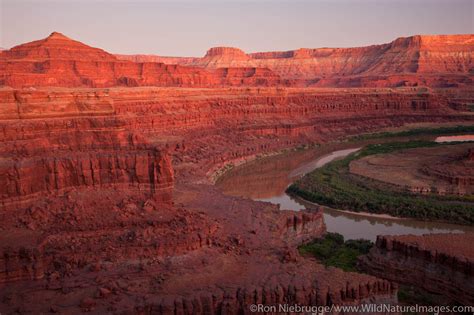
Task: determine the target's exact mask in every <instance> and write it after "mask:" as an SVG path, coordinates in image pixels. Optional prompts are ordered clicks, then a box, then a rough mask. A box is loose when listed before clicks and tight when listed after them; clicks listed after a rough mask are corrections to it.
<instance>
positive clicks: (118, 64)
mask: <svg viewBox="0 0 474 315" xmlns="http://www.w3.org/2000/svg"><path fill="white" fill-rule="evenodd" d="M223 68H224V69H222V70H221V71H212V70H206V69H202V68H196V67H189V66H180V65H175V64H174V65H167V64H164V63H157V62H132V61H126V60H119V59H117V58H116V57H115V56H114V55H112V54H109V53H107V52H105V51H103V50H101V49H98V48H93V47H90V46H87V45H85V44H82V43H80V42H78V41H74V40H72V39H70V38H68V37H66V36H64V35H62V34H59V33H52V34H51V35H50V36H48V37H47V38H45V39H42V40H38V41H34V42H31V43H26V44H23V45H19V46H16V47H13V48H12V49H10V50H7V51H4V52H2V54H0V70H1V75H0V85H6V86H11V87H40V86H63V87H79V86H84V87H110V86H128V87H134V86H183V87H215V86H226V85H228V86H232V85H238V86H240V85H250V86H268V85H275V84H280V78H279V76H278V75H276V74H274V73H272V71H271V70H268V69H261V70H260V69H258V70H256V69H253V70H252V68H254V67H244V69H242V70H239V69H235V70H233V69H225V68H229V67H223ZM228 72H230V73H231V77H229V76H228Z"/></svg>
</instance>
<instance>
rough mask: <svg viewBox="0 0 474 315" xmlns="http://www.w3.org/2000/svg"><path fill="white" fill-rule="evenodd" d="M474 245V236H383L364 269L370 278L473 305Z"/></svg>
mask: <svg viewBox="0 0 474 315" xmlns="http://www.w3.org/2000/svg"><path fill="white" fill-rule="evenodd" d="M473 241H474V234H473V233H463V234H448V235H447V234H430V235H422V236H415V235H402V236H379V237H377V242H376V246H375V247H374V248H373V249H372V250H371V252H370V253H369V254H368V255H367V256H364V257H362V259H361V260H360V265H361V267H362V268H364V270H366V271H367V272H368V273H370V274H373V275H376V276H379V277H382V278H385V279H388V280H391V281H395V282H399V283H404V284H408V285H414V286H417V287H420V288H423V289H425V290H426V291H428V292H433V293H437V294H440V295H444V296H447V297H449V298H450V299H451V300H452V301H454V302H457V303H461V304H462V305H472V304H473V303H474V295H473V292H474V285H473V283H474V282H473V281H472V280H473V277H474V251H473V248H472V246H471V244H472V242H473Z"/></svg>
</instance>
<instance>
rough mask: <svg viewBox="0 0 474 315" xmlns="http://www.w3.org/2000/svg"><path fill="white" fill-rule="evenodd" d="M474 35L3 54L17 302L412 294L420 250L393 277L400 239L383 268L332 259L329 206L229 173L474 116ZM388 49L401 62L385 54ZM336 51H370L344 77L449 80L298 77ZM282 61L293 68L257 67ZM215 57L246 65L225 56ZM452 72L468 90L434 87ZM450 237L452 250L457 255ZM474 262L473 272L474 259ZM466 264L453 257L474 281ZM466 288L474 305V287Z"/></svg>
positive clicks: (201, 302) (1, 246) (3, 178)
mask: <svg viewBox="0 0 474 315" xmlns="http://www.w3.org/2000/svg"><path fill="white" fill-rule="evenodd" d="M472 39H473V36H470V35H466V36H447V37H443V36H439V37H413V38H408V39H401V40H397V41H395V42H393V43H391V44H387V45H382V46H380V47H379V46H371V47H368V48H358V49H354V50H350V49H344V50H335V51H334V52H333V51H332V50H329V51H327V53H323V52H324V51H326V50H309V51H307V52H301V53H300V52H287V53H268V54H267V53H264V54H254V55H246V54H244V53H242V52H241V51H236V50H231V51H230V52H229V50H228V49H226V48H217V49H212V50H210V51H209V52H208V54H207V55H206V57H204V58H203V59H189V58H188V59H184V60H187V61H186V62H185V63H188V62H189V63H192V64H193V65H192V66H188V65H167V64H164V63H156V62H154V61H155V60H153V62H148V61H146V60H145V61H143V60H137V62H135V61H131V60H128V61H127V60H120V59H118V58H117V57H116V56H114V55H111V54H109V53H107V52H105V51H103V50H100V49H97V48H92V47H89V46H87V45H84V44H82V43H80V42H77V41H73V40H71V39H69V38H67V37H65V36H64V35H61V34H59V33H53V34H51V35H50V36H49V37H48V38H46V39H44V40H39V41H35V42H31V43H27V44H24V45H20V46H16V47H14V48H12V49H10V50H6V51H3V52H2V53H1V58H0V69H1V70H2V71H1V73H0V83H1V85H2V87H1V88H0V231H1V233H0V250H1V251H2V254H1V255H0V284H1V290H0V312H1V313H2V314H3V313H6V314H9V313H14V312H20V313H31V314H37V313H46V312H61V313H65V314H77V313H79V312H83V311H89V312H92V313H97V314H104V313H108V312H110V313H119V314H124V313H126V314H128V313H130V314H191V313H195V314H196V313H197V314H199V313H209V314H213V313H226V314H235V313H248V312H249V309H248V307H249V305H250V304H252V303H265V304H272V303H290V304H291V303H298V304H301V305H310V304H311V305H331V304H337V305H341V304H345V305H354V304H360V303H363V302H376V303H384V302H385V303H386V302H396V293H397V282H398V280H399V279H398V278H396V277H395V276H396V275H397V274H400V273H399V272H398V270H399V269H397V264H403V261H393V262H391V265H390V266H391V268H390V269H387V270H388V272H389V274H388V275H384V274H382V273H380V272H379V271H378V270H379V269H378V268H380V267H379V266H380V264H382V263H383V262H382V260H381V259H382V258H380V255H378V252H377V251H379V250H380V251H382V250H386V249H385V248H386V247H384V245H381V244H385V243H383V241H379V242H378V244H377V249H375V250H374V253H373V255H374V258H373V259H372V260H370V261H369V262H367V265H369V264H370V265H372V266H374V268H369V269H373V270H374V275H375V276H372V275H367V274H359V273H351V272H343V271H342V270H339V269H336V268H325V267H324V266H322V265H321V264H319V263H318V262H317V261H316V260H313V259H306V258H302V257H300V256H299V255H298V254H297V252H296V247H297V246H298V245H299V244H301V243H302V242H305V241H308V240H310V239H313V238H315V237H319V236H321V235H322V234H323V233H324V232H325V224H324V221H323V216H322V211H321V210H320V209H317V208H315V209H314V210H313V211H300V212H294V211H290V210H280V209H278V207H277V206H275V205H271V204H268V203H262V202H256V201H251V200H246V199H243V198H237V197H230V196H225V195H223V194H222V193H221V192H220V191H218V189H217V188H215V187H214V186H213V185H212V179H213V176H214V175H215V174H216V172H217V171H218V170H220V169H221V168H222V167H224V166H225V165H226V164H228V163H238V162H242V161H245V160H248V159H251V158H254V157H256V156H257V155H261V154H267V153H273V152H277V151H279V150H282V149H288V148H294V147H298V146H302V145H308V144H314V143H324V142H328V141H333V140H337V139H341V138H343V137H345V136H348V135H354V134H360V133H364V132H370V131H376V130H380V129H381V128H385V127H397V126H402V125H404V124H407V123H422V122H431V123H447V122H462V123H472V121H473V115H472V113H469V112H467V111H466V108H467V105H468V104H471V103H473V102H474V91H473V89H472V85H471V84H470V82H471V81H470V80H471V79H472V74H470V71H471V73H472V67H473V65H472V58H471V57H472V46H469V45H472V44H470V43H472ZM429 43H432V44H429ZM428 44H429V45H431V46H429V45H428ZM427 45H428V46H429V47H432V48H430V49H428V51H429V53H425V52H426V50H423V49H421V48H420V47H426V46H427ZM466 47H471V48H466ZM395 48H396V49H397V50H396V52H397V53H394V51H392V52H391V53H389V51H390V50H391V49H392V50H393V49H395ZM424 49H425V48H424ZM405 50H407V51H408V50H410V51H411V52H415V55H419V58H417V61H416V60H412V61H413V62H412V63H410V64H416V65H417V67H416V68H417V70H416V71H414V72H413V71H412V70H414V68H411V67H410V68H409V69H405V68H404V66H401V64H405V63H403V62H401V61H400V60H399V59H403V60H405V61H406V60H407V58H408V57H406V54H405V53H403V51H405ZM416 51H418V52H419V54H417V53H416ZM369 52H370V53H369ZM375 52H378V53H379V54H378V55H377V54H376V55H373V54H375ZM384 52H385V54H386V55H389V56H392V57H391V58H390V59H387V60H385V61H384V60H381V59H383V57H384ZM334 54H336V55H337V56H341V57H340V58H346V57H343V56H346V54H355V55H357V56H358V58H353V57H347V58H349V59H347V60H346V61H347V62H346V61H344V62H343V63H344V64H346V66H344V67H343V66H341V67H339V66H338V67H336V68H337V69H334V70H331V71H334V72H337V73H338V76H341V78H344V79H341V80H340V81H338V82H355V81H353V80H354V79H353V76H354V75H356V76H360V75H361V74H362V73H374V72H377V71H380V72H383V73H387V76H386V77H384V78H381V79H380V80H381V81H380V82H384V84H382V85H383V86H385V85H387V84H388V82H398V81H396V80H395V81H390V80H392V79H389V78H392V75H397V73H398V71H407V72H406V74H403V75H400V77H405V75H406V76H407V77H409V78H411V79H410V80H412V79H413V80H415V81H416V82H418V83H419V84H420V85H424V84H425V83H427V85H430V84H431V83H433V86H431V87H403V88H374V87H372V84H373V83H374V82H375V81H372V79H371V78H373V77H372V76H368V77H366V78H368V79H367V80H366V79H361V80H359V81H357V82H359V83H360V85H362V86H361V87H359V88H318V87H311V86H306V85H311V84H308V81H307V80H308V78H310V77H311V76H320V75H322V74H321V73H320V72H314V73H313V72H312V71H310V70H308V69H309V68H308V69H307V68H306V67H304V66H301V67H300V68H301V69H303V68H304V69H306V70H305V71H306V73H307V76H306V75H303V74H302V75H301V78H300V77H298V76H296V74H294V72H293V74H290V73H292V71H296V70H290V69H295V67H296V68H298V67H297V65H298V62H297V60H300V58H301V60H302V62H301V64H302V65H303V64H305V63H306V61H308V60H309V61H310V62H309V63H311V64H318V62H319V61H318V60H319V59H321V62H323V60H326V61H324V62H323V63H326V62H329V61H327V59H325V58H331V55H334ZM407 54H408V53H407ZM223 55H224V56H223ZM319 55H320V56H321V58H319V57H317V56H319ZM326 55H327V57H324V56H326ZM216 56H217V57H218V58H215V57H216ZM269 56H272V57H274V59H271V60H276V61H275V64H280V65H282V64H283V65H285V66H281V67H280V68H279V67H277V66H275V67H273V69H271V68H270V66H268V67H267V68H260V67H256V66H255V65H253V64H252V62H253V61H255V62H256V63H258V62H262V64H264V62H265V61H266V60H270V58H268V57H269ZM307 56H310V57H311V58H306V57H307ZM315 56H316V57H315ZM375 56H378V57H375ZM449 56H450V57H449ZM469 56H471V57H469ZM297 57H298V58H297ZM448 57H449V58H448ZM451 57H452V58H451ZM137 58H138V57H137ZM338 58H339V57H338ZM410 58H411V57H410ZM138 59H140V58H138ZM145 59H146V58H145ZM211 59H214V60H218V62H215V63H214V65H216V64H218V63H220V62H222V63H228V64H230V66H229V67H224V68H217V69H216V68H213V67H214V66H212V67H211V66H209V67H208V65H212V63H210V62H208V63H206V62H207V61H206V60H211ZM369 59H370V60H372V59H376V62H375V61H374V60H372V61H373V62H374V64H373V66H371V67H368V64H369V63H370V62H369ZM174 60H175V61H176V62H178V61H179V62H181V61H183V60H180V59H174ZM203 60H204V62H203ZM233 60H235V61H236V63H237V61H238V63H239V64H238V65H234V64H233ZM349 60H350V61H351V62H349ZM362 60H363V61H362ZM397 60H398V61H397ZM410 60H411V59H410ZM422 60H424V61H423V63H424V64H427V65H430V67H431V68H430V69H431V70H429V71H430V72H426V71H427V70H426V69H427V68H426V67H425V66H422V65H421V61H422ZM279 61H281V62H280V63H279ZM290 61H291V62H290ZM200 62H203V63H202V64H200ZM396 62H398V63H399V65H395V63H396ZM240 63H242V64H240ZM329 63H330V62H329ZM362 63H364V64H365V65H366V66H365V68H364V67H363V69H362V68H361V67H362V66H361V64H362ZM375 63H377V64H378V65H379V66H375ZM270 64H271V63H270V62H268V65H270ZM382 65H385V66H382ZM434 65H436V67H435V66H434ZM285 67H286V69H287V70H283V69H285ZM346 67H347V69H346V70H343V69H345V68H346ZM398 67H402V68H398ZM349 68H350V69H351V70H349ZM278 69H279V70H278ZM356 69H359V70H356ZM384 69H385V70H384ZM390 69H392V70H390ZM397 69H398V70H397ZM423 69H425V70H423ZM362 70H364V71H362ZM382 70H383V71H382ZM408 70H410V71H412V72H408ZM298 71H300V70H298ZM328 71H329V70H328ZM345 71H347V76H346V75H343V73H346V72H345ZM437 71H439V73H437ZM311 73H313V74H311ZM388 73H391V74H388ZM404 73H405V72H404ZM364 75H365V74H364ZM285 76H286V77H285ZM291 76H293V78H292V79H291V80H290V79H289V77H291ZM305 76H306V77H305ZM383 76H385V74H384V75H383ZM428 78H429V80H428ZM293 79H295V80H294V81H292V80H293ZM288 80H289V81H288ZM311 80H312V79H310V81H311ZM397 80H398V79H397ZM424 80H426V81H424ZM320 81H321V80H320ZM285 82H286V83H285ZM288 82H290V83H291V84H290V85H292V84H293V83H292V82H299V83H298V84H296V83H294V84H296V85H298V86H297V87H295V86H292V87H289V86H285V84H289V83H288ZM318 82H319V81H318ZM326 82H330V80H329V81H328V80H327V81H326ZM366 82H367V85H368V86H369V87H365V83H366ZM377 82H379V81H377ZM410 82H412V81H410ZM413 82H414V81H413ZM424 82H425V83H424ZM440 82H444V83H443V84H445V83H446V84H448V83H449V84H450V86H451V84H453V85H452V87H451V88H450V89H438V88H434V87H435V86H438V83H440ZM454 82H455V83H454ZM428 83H429V84H428ZM435 83H436V84H435ZM299 84H301V85H302V86H299ZM141 85H148V86H141ZM351 85H352V83H351ZM388 85H390V84H388ZM396 85H398V83H397V84H396ZM454 86H456V87H454ZM458 237H459V236H458ZM469 237H470V236H464V235H463V236H460V237H459V238H460V239H459V240H457V241H456V242H462V241H463V240H469ZM440 243H441V242H440ZM417 244H418V243H417ZM430 244H431V245H430V246H435V247H436V243H435V244H434V245H433V244H432V243H430ZM442 244H445V245H443V246H442V248H439V249H436V250H438V251H439V252H440V253H442V252H443V250H446V249H448V250H449V244H450V243H449V242H448V243H446V242H445V241H443V242H442ZM410 246H411V247H416V246H417V245H410ZM387 248H388V247H387ZM420 250H422V249H420ZM411 252H413V253H416V250H411V251H405V252H404V253H403V254H404V255H409V253H411ZM448 254H449V255H451V256H453V257H457V258H456V259H461V258H459V252H457V251H456V252H453V253H451V251H449V253H448ZM397 255H398V254H393V256H394V257H395V258H396V257H398V256H397ZM451 256H450V257H451ZM400 259H401V258H400ZM413 259H419V255H418V254H416V257H414V258H413ZM462 259H464V260H463V261H465V260H466V259H467V263H468V264H471V265H472V255H471V256H466V257H463V258H462ZM438 261H440V260H436V259H434V260H433V264H438ZM416 266H417V268H423V264H417V265H416ZM465 266H466V264H457V263H455V264H451V265H449V266H448V267H449V268H450V269H449V270H454V271H453V272H456V274H460V275H466V274H467V276H469V277H472V270H471V271H466V270H467V269H466V268H465ZM471 269H472V266H471ZM469 272H470V273H469ZM402 280H403V279H400V282H403V281H402ZM430 281H433V282H434V283H436V282H437V281H438V282H439V286H438V285H436V286H434V287H436V288H439V287H441V284H442V283H444V285H446V282H445V280H444V279H441V278H430ZM456 284H457V283H456ZM453 292H454V291H453ZM462 294H463V295H462V296H463V300H462V301H468V300H469V299H471V301H472V290H471V293H469V292H467V293H466V292H463V293H462Z"/></svg>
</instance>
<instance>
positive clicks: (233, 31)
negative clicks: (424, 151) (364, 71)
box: [0, 0, 474, 56]
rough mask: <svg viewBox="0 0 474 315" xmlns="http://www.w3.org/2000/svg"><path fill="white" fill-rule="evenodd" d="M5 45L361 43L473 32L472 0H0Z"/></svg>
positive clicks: (174, 47)
mask: <svg viewBox="0 0 474 315" xmlns="http://www.w3.org/2000/svg"><path fill="white" fill-rule="evenodd" d="M0 18H1V21H0V47H3V48H11V47H13V46H15V45H18V44H21V43H25V42H29V41H32V40H37V39H41V38H44V37H46V36H48V35H49V34H50V33H51V32H53V31H57V32H61V33H63V34H64V35H66V36H68V37H71V38H73V39H76V40H79V41H81V42H84V43H86V44H88V45H91V46H94V47H99V48H102V49H105V50H106V51H109V52H112V53H122V54H137V53H141V54H157V55H162V56H202V55H204V54H205V52H206V50H207V49H209V48H210V47H215V46H232V47H239V48H241V49H243V50H244V51H245V52H248V53H250V52H258V51H281V50H291V49H297V48H302V47H305V48H319V47H356V46H366V45H371V44H381V43H387V42H390V41H392V40H394V39H395V38H397V37H403V36H410V35H415V34H472V33H474V0H378V1H377V0H321V1H318V0H253V1H252V0H240V1H236V0H220V1H218V0H178V1H170V0H168V1H159V0H158V1H151V0H138V1H133V0H62V1H60V0H49V1H48V0H0Z"/></svg>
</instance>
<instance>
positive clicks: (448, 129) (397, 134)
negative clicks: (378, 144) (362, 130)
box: [350, 125, 474, 141]
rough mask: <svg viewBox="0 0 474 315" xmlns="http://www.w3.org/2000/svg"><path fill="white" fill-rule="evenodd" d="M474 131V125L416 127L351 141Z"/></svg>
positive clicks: (352, 138) (358, 137)
mask: <svg viewBox="0 0 474 315" xmlns="http://www.w3.org/2000/svg"><path fill="white" fill-rule="evenodd" d="M470 133H474V126H473V125H466V126H454V127H441V128H416V129H410V130H405V131H399V132H378V133H371V134H364V135H358V136H354V137H351V139H350V140H351V141H359V140H369V139H379V138H396V137H414V136H427V135H431V136H443V135H456V134H470Z"/></svg>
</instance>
